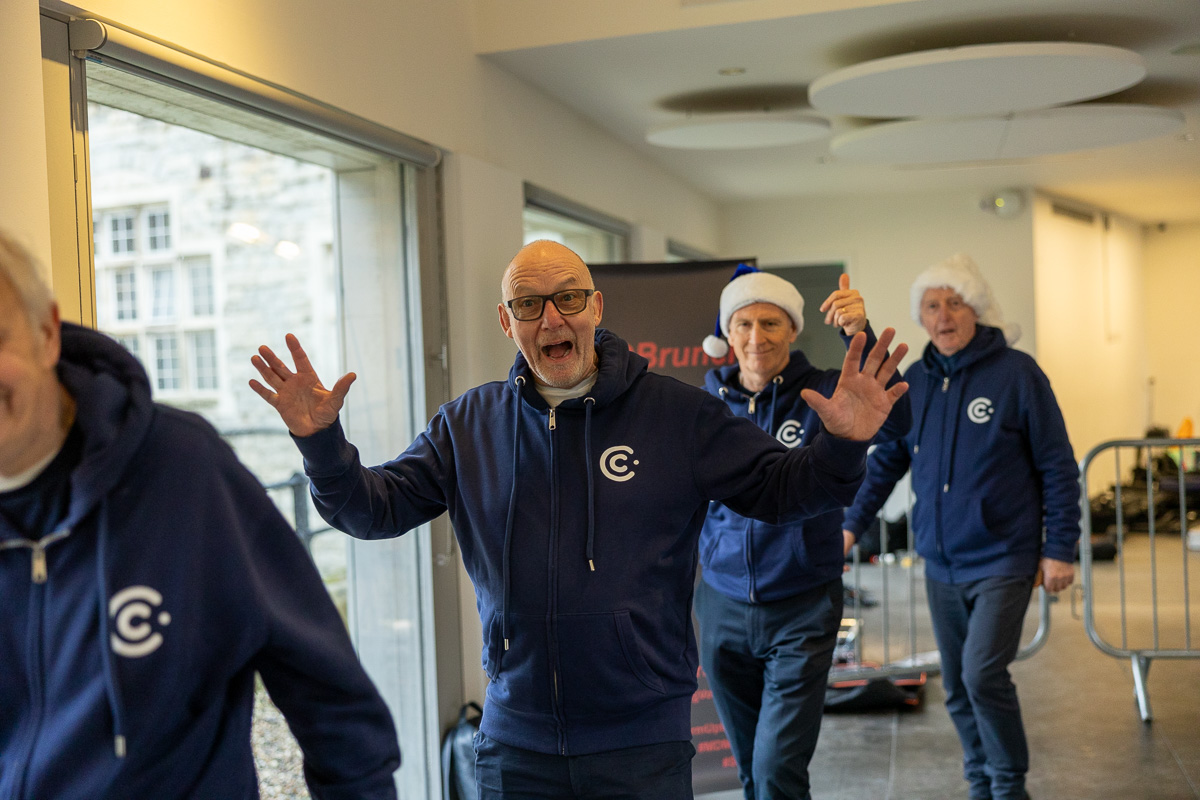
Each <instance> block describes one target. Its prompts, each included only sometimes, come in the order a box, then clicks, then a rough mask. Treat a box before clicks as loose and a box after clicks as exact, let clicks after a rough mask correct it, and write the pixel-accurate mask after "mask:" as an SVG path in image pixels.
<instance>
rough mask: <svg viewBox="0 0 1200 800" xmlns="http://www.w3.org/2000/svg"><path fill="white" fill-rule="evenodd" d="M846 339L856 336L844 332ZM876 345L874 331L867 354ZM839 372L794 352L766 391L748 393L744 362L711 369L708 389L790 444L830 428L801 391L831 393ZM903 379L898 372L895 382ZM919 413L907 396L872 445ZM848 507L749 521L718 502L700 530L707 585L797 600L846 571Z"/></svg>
mask: <svg viewBox="0 0 1200 800" xmlns="http://www.w3.org/2000/svg"><path fill="white" fill-rule="evenodd" d="M842 340H843V341H844V342H847V343H848V342H849V341H850V337H848V336H845V335H842ZM874 345H875V334H874V332H873V331H872V330H871V329H870V327H868V328H867V343H866V347H865V348H864V350H863V353H864V359H865V357H866V353H869V352H870V349H871V348H872V347H874ZM840 375H841V371H840V370H836V369H818V368H816V367H814V366H813V365H812V364H810V363H809V361H808V359H807V358H806V357H805V356H804V353H803V352H801V351H799V350H794V351H792V353H791V356H790V357H789V359H788V363H787V366H785V367H784V369H783V371H782V372H780V373H779V374H778V375H776V376H775V378H774V379H773V380H772V381H771V384H770V385H769V386H768V387H767V388H765V389H763V390H762V391H760V392H757V393H753V394H747V392H746V390H745V389H744V388H742V385H741V383H740V382H739V381H740V377H741V369H740V368H739V367H738V365H737V364H733V365H731V366H727V367H719V368H717V369H713V370H709V372H708V374H707V375H705V379H704V380H705V388H706V389H707V390H708V391H709V392H710V393H712V394H714V395H716V396H717V397H719V398H721V399H722V400H724V401H725V404H726V405H728V406H729V408H730V410H732V411H733V413H734V414H736V415H738V416H739V417H746V418H748V419H750V420H751V421H753V422H754V424H755V425H757V426H759V427H760V428H762V429H763V430H764V431H766V432H767V433H769V434H771V435H772V436H774V437H775V438H776V439H778V440H779V441H780V442H782V443H783V444H784V445H786V446H788V447H796V446H801V445H806V444H809V443H811V442H812V440H813V438H814V437H816V435H817V433H819V432H820V431H822V430H824V427H823V426H822V424H821V418H820V417H819V416H817V412H816V411H813V410H812V409H811V408H809V407H808V403H806V402H804V399H803V398H802V397H801V396H800V392H801V391H802V390H804V389H812V390H813V391H814V392H818V393H819V394H821V395H823V396H825V397H830V396H832V395H833V391H834V389H836V388H837V382H838V378H839V377H840ZM898 380H900V377H899V375H895V376H893V378H892V380H891V381H890V382H889V384H888V385H889V386H890V385H892V384H893V383H896V382H897V381H898ZM911 422H912V411H911V407H910V404H909V399H908V395H907V394H906V395H904V396H903V397H901V398H900V399H899V400H898V401H896V405H895V406H893V407H892V412H891V414H889V415H888V418H887V421H886V422H884V424H883V427H882V428H880V429H879V433H877V434H876V435H875V438H874V439H873V440H872V442H875V443H878V442H887V441H891V440H893V439H895V438H897V437H899V436H903V435H904V434H905V433H907V432H908V429H909V426H910V425H911ZM842 516H843V512H842V509H834V510H833V511H827V512H825V513H824V514H819V515H817V516H814V517H810V518H809V519H803V520H796V521H794V522H787V523H783V524H779V525H775V524H772V523H769V522H760V521H758V520H754V519H747V518H746V517H743V516H742V515H741V514H738V513H737V512H735V511H733V510H732V509H730V508H728V507H727V506H725V505H724V504H723V503H721V502H719V501H717V502H713V503H712V505H710V506H709V509H708V518H707V519H706V520H705V521H704V529H703V530H702V531H701V532H700V564H701V566H703V567H704V569H703V572H702V573H701V574H702V576H703V579H704V582H705V583H707V584H708V585H709V586H711V587H712V588H714V589H716V590H717V591H718V592H720V593H721V594H723V595H725V596H727V597H730V598H733V599H734V600H740V601H742V602H745V603H767V602H772V601H775V600H783V599H785V598H788V597H794V596H795V595H797V594H800V593H801V592H805V591H808V590H809V589H813V588H816V587H818V586H823V585H825V584H827V583H829V582H830V581H834V580H838V579H839V578H841V576H842V565H843V564H844V563H845V560H846V559H845V549H844V545H843V542H842Z"/></svg>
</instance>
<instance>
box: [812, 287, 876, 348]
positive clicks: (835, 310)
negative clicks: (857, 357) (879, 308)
mask: <svg viewBox="0 0 1200 800" xmlns="http://www.w3.org/2000/svg"><path fill="white" fill-rule="evenodd" d="M818 310H820V311H824V312H825V324H826V325H837V326H838V327H840V328H841V329H842V332H843V333H845V334H846V335H847V336H853V335H854V334H856V333H858V332H859V331H863V330H866V329H867V307H866V305H865V304H864V303H863V299H862V295H860V294H859V293H858V290H857V289H851V288H850V276H849V275H847V274H845V273H844V272H843V273H842V275H841V277H839V278H838V288H837V289H836V290H835V291H833V292H831V293H830V294H829V297H826V298H825V302H824V303H821V307H820V309H818Z"/></svg>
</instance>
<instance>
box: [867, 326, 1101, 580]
mask: <svg viewBox="0 0 1200 800" xmlns="http://www.w3.org/2000/svg"><path fill="white" fill-rule="evenodd" d="M945 363H946V359H943V358H940V357H939V356H938V355H937V354H936V352H935V350H934V347H933V344H932V343H930V344H928V345H926V347H925V352H924V355H923V356H922V358H921V360H920V361H919V362H917V363H915V364H913V365H912V366H911V367H910V368H909V369H908V372H907V374H906V376H905V378H906V380H908V384H909V390H908V391H909V394H910V395H911V396H912V408H913V414H914V420H913V422H914V424H913V428H912V430H911V431H909V433H908V435H907V436H906V437H904V439H902V440H899V441H896V442H892V443H890V444H884V445H880V446H879V447H877V448H876V449H875V451H874V452H873V453H872V454H871V457H870V459H869V461H868V471H867V479H866V481H864V483H863V485H862V489H860V490H859V493H858V497H857V498H856V499H855V501H854V506H853V507H852V508H851V509H850V510H849V511H848V512H847V513H846V529H847V530H849V531H851V532H853V533H854V534H856V535H861V533H862V532H863V531H864V530H866V528H867V526H868V525H869V524H870V521H871V518H872V517H874V516H875V513H876V512H877V511H878V510H879V508H881V507H882V506H883V503H884V501H885V500H887V497H888V495H889V494H890V493H891V489H892V487H893V486H894V485H895V483H896V481H898V480H899V479H900V478H901V477H902V476H903V475H904V473H905V472H906V471H907V470H908V468H909V466H910V464H911V466H912V487H913V493H914V494H915V495H916V498H917V500H916V505H915V506H914V507H913V513H912V525H913V530H914V533H915V535H916V544H917V552H918V553H920V554H921V556H922V557H923V558H924V559H925V574H926V575H927V576H928V577H930V578H932V579H933V580H936V581H939V582H941V583H966V582H969V581H975V580H979V579H981V578H990V577H997V576H1030V575H1033V574H1034V573H1035V572H1036V571H1037V567H1038V561H1039V559H1040V558H1041V557H1042V556H1046V557H1048V558H1054V559H1057V560H1059V561H1066V562H1068V563H1070V562H1071V561H1073V560H1074V558H1075V541H1076V539H1078V538H1079V516H1080V510H1079V470H1078V468H1077V467H1076V466H1075V458H1074V455H1073V452H1072V450H1071V443H1070V441H1068V439H1067V429H1066V425H1065V423H1064V422H1063V417H1062V412H1061V411H1059V408H1058V402H1057V401H1056V400H1055V398H1054V393H1053V392H1052V391H1051V389H1050V381H1049V380H1048V379H1047V378H1046V375H1045V373H1043V372H1042V370H1041V368H1040V367H1038V365H1037V362H1035V361H1034V360H1033V358H1031V357H1030V356H1029V355H1027V354H1025V353H1023V352H1021V351H1020V350H1014V349H1012V348H1011V347H1009V346H1008V345H1007V344H1006V343H1005V341H1004V333H1003V332H1002V331H1001V330H1000V329H999V328H993V327H990V326H985V325H980V326H978V328H977V331H976V333H975V338H973V339H972V340H971V341H970V342H969V343H968V344H967V346H966V347H964V348H963V349H962V350H961V351H959V352H958V353H956V354H955V355H954V356H953V357H952V358H951V359H949V365H950V366H949V371H947V369H946V367H945V366H944V365H945ZM1043 528H1044V529H1045V543H1044V544H1043V541H1042V531H1043Z"/></svg>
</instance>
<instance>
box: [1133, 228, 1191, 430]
mask: <svg viewBox="0 0 1200 800" xmlns="http://www.w3.org/2000/svg"><path fill="white" fill-rule="evenodd" d="M1145 245H1146V249H1145V260H1144V266H1145V276H1146V293H1145V303H1146V304H1145V309H1146V344H1147V351H1148V353H1149V373H1150V376H1151V377H1153V378H1154V403H1153V412H1152V413H1153V417H1152V419H1153V421H1154V422H1155V424H1159V425H1163V426H1165V427H1166V428H1167V429H1168V430H1170V431H1171V433H1174V432H1175V431H1176V430H1178V429H1179V425H1180V423H1181V422H1182V421H1183V418H1184V417H1191V419H1192V422H1193V424H1194V425H1195V426H1197V428H1196V430H1197V431H1200V365H1198V364H1197V363H1196V349H1197V345H1200V223H1193V224H1190V225H1170V226H1168V227H1167V228H1166V229H1165V230H1163V231H1159V230H1156V229H1151V230H1149V231H1147V232H1146V237H1145Z"/></svg>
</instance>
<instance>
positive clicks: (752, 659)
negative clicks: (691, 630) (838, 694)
mask: <svg viewBox="0 0 1200 800" xmlns="http://www.w3.org/2000/svg"><path fill="white" fill-rule="evenodd" d="M696 616H697V618H698V619H699V621H700V662H701V664H702V665H703V666H704V671H705V672H706V673H708V682H709V685H710V686H711V687H712V692H713V700H714V701H715V702H716V705H717V714H718V715H719V716H720V717H721V723H722V724H723V725H724V726H725V733H726V734H727V735H728V736H729V743H730V745H731V746H732V749H733V755H734V758H735V759H736V760H737V765H738V778H739V779H740V780H741V782H742V787H743V791H744V792H745V796H746V798H747V800H809V798H810V797H811V795H810V794H809V791H808V788H809V782H808V762H809V761H810V760H811V759H812V755H813V751H814V750H816V748H817V735H818V734H819V733H820V730H821V714H822V712H823V711H824V709H825V686H826V683H827V681H828V676H829V667H830V666H831V665H832V663H833V648H834V645H835V644H837V632H838V627H839V626H840V625H841V621H842V581H841V580H840V579H838V580H835V581H832V582H830V583H828V584H826V585H824V586H821V587H818V588H816V589H813V590H811V591H807V592H804V593H803V594H799V595H796V596H795V597H789V598H787V599H786V600H778V601H776V602H772V603H759V604H750V603H742V602H739V601H737V600H732V599H730V598H728V597H726V596H725V595H723V594H721V593H720V592H718V591H716V590H715V589H713V588H712V587H710V586H709V585H708V584H706V583H704V582H703V581H701V582H700V586H699V587H698V588H697V590H696Z"/></svg>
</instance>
